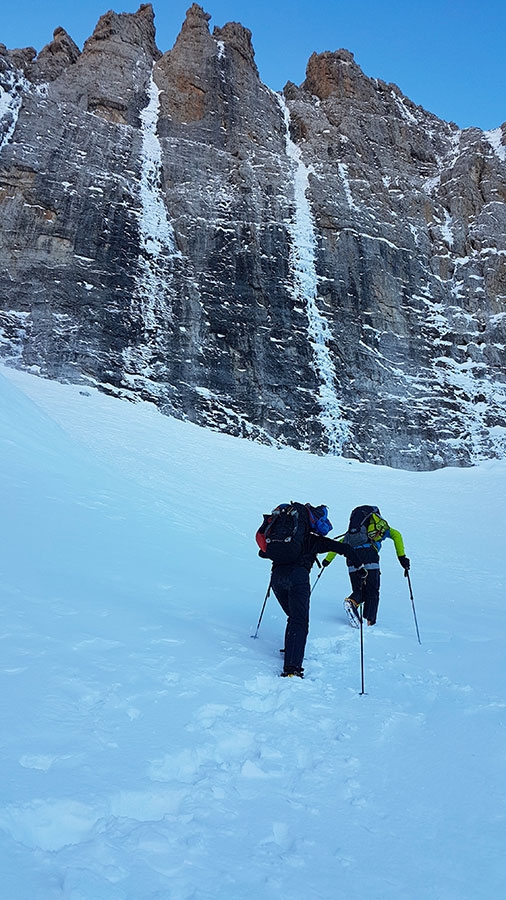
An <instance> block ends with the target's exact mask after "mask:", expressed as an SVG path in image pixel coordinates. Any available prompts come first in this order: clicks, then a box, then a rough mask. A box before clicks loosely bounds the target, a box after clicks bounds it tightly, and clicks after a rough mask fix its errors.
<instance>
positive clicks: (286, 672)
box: [279, 666, 304, 678]
mask: <svg viewBox="0 0 506 900" xmlns="http://www.w3.org/2000/svg"><path fill="white" fill-rule="evenodd" d="M279 674H280V676H281V678H304V669H299V668H297V667H296V666H290V667H289V668H288V669H283V671H282V672H280V673H279Z"/></svg>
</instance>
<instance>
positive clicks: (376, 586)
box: [364, 569, 380, 625]
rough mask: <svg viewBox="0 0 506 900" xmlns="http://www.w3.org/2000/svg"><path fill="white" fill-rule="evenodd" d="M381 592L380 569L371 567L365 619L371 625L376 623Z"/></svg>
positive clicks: (365, 604) (366, 583) (365, 595)
mask: <svg viewBox="0 0 506 900" xmlns="http://www.w3.org/2000/svg"><path fill="white" fill-rule="evenodd" d="M379 592H380V570H379V569H369V571H368V572H367V578H366V582H365V591H364V619H367V622H368V624H369V625H375V624H376V617H377V615H378V604H379Z"/></svg>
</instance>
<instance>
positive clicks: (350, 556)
mask: <svg viewBox="0 0 506 900" xmlns="http://www.w3.org/2000/svg"><path fill="white" fill-rule="evenodd" d="M325 551H328V553H327V556H326V557H325V559H324V560H323V564H324V566H325V565H327V566H328V565H329V563H331V562H332V560H333V559H334V557H335V556H336V555H339V556H345V557H346V559H347V560H348V562H349V563H350V565H352V566H355V567H356V568H357V569H360V568H362V560H361V559H360V557H359V556H358V555H357V554H356V553H355V550H354V549H353V547H350V545H349V544H345V543H344V542H343V541H334V540H332V538H327V537H319V538H318V545H317V551H316V552H317V553H325Z"/></svg>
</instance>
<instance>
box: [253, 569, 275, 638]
mask: <svg viewBox="0 0 506 900" xmlns="http://www.w3.org/2000/svg"><path fill="white" fill-rule="evenodd" d="M270 592H271V582H270V581H269V587H268V588H267V593H266V595H265V599H264V602H263V605H262V612H261V613H260V618H259V620H258V625H257V630H256V631H255V634H252V635H250V637H252V638H257V637H258V629H259V628H260V622H261V621H262V616H263V614H264V609H265V605H266V603H267V598H268V596H269V594H270Z"/></svg>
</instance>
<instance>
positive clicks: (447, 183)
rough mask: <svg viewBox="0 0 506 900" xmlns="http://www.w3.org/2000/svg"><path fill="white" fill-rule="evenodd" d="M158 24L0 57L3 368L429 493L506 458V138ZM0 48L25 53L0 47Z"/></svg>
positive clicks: (330, 58) (242, 40) (339, 68)
mask: <svg viewBox="0 0 506 900" xmlns="http://www.w3.org/2000/svg"><path fill="white" fill-rule="evenodd" d="M209 18H210V17H209V15H208V14H207V13H205V12H204V10H203V9H202V8H201V7H199V6H197V5H196V4H194V5H193V6H192V7H191V8H190V9H189V10H188V13H187V16H186V20H185V22H184V24H183V27H182V30H181V33H180V34H179V36H178V37H177V40H176V43H175V45H174V47H173V49H172V50H170V51H168V52H166V53H164V54H163V55H162V54H161V53H160V51H159V50H158V48H157V46H156V42H155V28H154V15H153V10H152V7H151V6H150V5H149V4H146V5H142V6H141V7H140V8H139V10H138V12H137V13H135V14H116V13H113V12H108V13H107V14H106V15H104V16H103V17H102V18H101V19H100V20H99V22H98V24H97V27H96V29H95V31H94V33H93V35H92V36H91V37H90V38H89V39H88V40H87V41H86V43H85V45H84V48H83V51H82V52H81V51H80V50H79V48H78V47H77V46H76V44H75V43H74V42H73V40H72V39H71V37H70V36H69V35H67V34H66V32H65V31H64V30H63V29H62V28H57V29H56V31H55V32H54V39H53V41H52V42H51V43H50V44H49V45H48V46H47V47H45V48H44V49H43V50H42V51H41V52H40V53H39V54H38V55H37V54H36V53H35V51H34V50H32V49H30V48H28V49H22V50H7V48H5V46H4V45H1V44H0V326H1V330H0V353H1V356H2V357H3V359H4V360H6V361H7V362H8V363H9V364H11V365H15V366H19V367H23V368H29V369H30V370H32V371H36V372H38V373H40V374H42V375H44V376H46V377H50V378H56V379H60V380H72V381H78V382H82V383H83V384H86V383H88V384H94V385H97V386H99V387H100V388H102V389H103V390H107V391H110V392H113V393H115V394H118V395H120V396H125V397H127V398H129V399H132V400H135V399H136V398H139V397H142V398H147V399H151V400H153V401H154V402H156V403H157V404H158V405H159V406H160V408H161V409H163V410H164V411H165V412H167V413H170V414H172V415H176V416H178V417H181V418H186V419H189V420H191V421H194V422H197V423H199V424H202V425H205V426H208V427H212V428H218V429H222V430H225V431H228V432H231V433H233V434H241V435H244V436H248V437H251V438H253V439H258V440H263V441H268V442H271V443H288V444H290V445H293V446H295V447H299V448H304V449H310V450H312V451H313V452H332V453H343V454H344V455H347V456H350V457H355V458H359V459H362V460H367V461H370V462H376V463H384V464H388V465H393V466H401V467H405V468H431V467H435V466H441V465H447V464H469V463H472V462H473V461H475V460H477V459H480V458H487V457H493V456H504V455H505V453H506V371H505V366H504V360H505V355H504V348H505V343H506V124H505V125H503V126H502V128H498V129H496V130H495V131H491V132H481V131H480V130H478V129H467V130H465V131H461V130H459V129H458V128H457V126H455V125H454V124H452V123H446V122H443V121H441V120H439V119H437V118H436V117H435V116H433V115H431V114H430V113H429V112H427V111H425V110H424V109H422V108H421V107H418V106H415V105H414V104H413V103H412V102H411V101H410V100H409V99H408V98H407V97H405V96H404V95H403V94H402V93H401V91H400V90H399V88H398V87H396V85H393V84H385V83H384V82H382V81H378V80H376V79H370V78H368V77H366V76H365V75H364V74H363V72H362V71H361V69H360V68H359V66H358V65H357V64H356V62H355V60H354V58H353V55H352V54H351V53H350V52H348V51H346V50H338V51H337V52H328V53H322V54H313V56H312V57H311V58H310V60H309V63H308V66H307V72H306V79H305V81H304V82H303V84H301V85H300V86H296V85H294V84H291V83H289V84H287V85H286V87H285V89H284V92H283V95H277V94H275V93H274V92H272V91H271V90H269V89H268V88H267V87H266V86H265V85H263V84H262V82H261V81H260V79H259V75H258V71H257V68H256V65H255V61H254V51H253V47H252V41H251V33H250V32H249V31H248V29H246V28H244V27H242V26H241V25H238V24H236V23H228V24H226V25H225V26H224V27H223V28H214V30H213V31H212V32H211V31H210V28H209ZM0 36H1V35H0Z"/></svg>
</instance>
